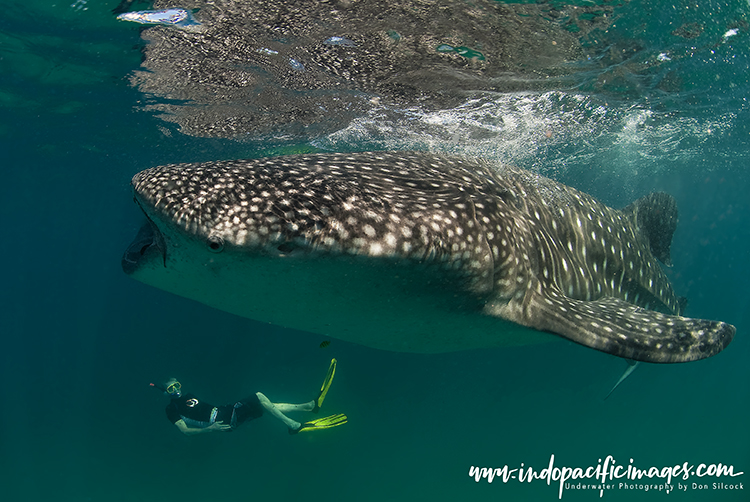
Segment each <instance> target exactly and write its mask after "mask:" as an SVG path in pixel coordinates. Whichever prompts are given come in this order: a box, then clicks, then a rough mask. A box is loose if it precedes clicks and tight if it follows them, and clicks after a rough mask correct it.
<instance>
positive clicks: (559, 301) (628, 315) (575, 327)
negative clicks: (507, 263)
mask: <svg viewBox="0 0 750 502" xmlns="http://www.w3.org/2000/svg"><path fill="white" fill-rule="evenodd" d="M514 302H516V305H515V306H514V305H513V303H514ZM490 313H491V312H490ZM495 315H499V316H500V317H503V318H505V319H507V320H510V321H514V322H517V323H519V324H523V325H525V326H528V327H530V328H534V329H538V330H541V331H549V332H551V333H555V334H558V335H560V336H563V337H565V338H567V339H568V340H572V341H574V342H576V343H580V344H581V345H585V346H587V347H590V348H592V349H596V350H601V351H602V352H607V353H608V354H612V355H614V356H618V357H623V358H626V359H633V360H635V361H644V362H649V363H679V362H688V361H695V360H698V359H704V358H706V357H710V356H713V355H714V354H717V353H719V352H721V350H723V349H724V347H726V346H727V345H728V344H729V342H731V341H732V338H734V333H735V327H734V326H732V325H730V324H726V323H723V322H719V321H709V320H705V319H690V318H687V317H679V316H671V315H666V314H661V313H659V312H654V311H651V310H644V309H641V308H639V307H636V306H635V305H632V304H630V303H628V302H626V301H623V300H619V299H617V298H612V297H605V298H601V299H599V300H595V301H585V300H575V299H572V298H569V297H567V296H565V295H564V294H563V293H562V292H560V291H559V290H556V289H554V288H547V289H546V290H543V288H542V287H541V285H540V284H537V285H536V287H532V288H529V290H528V291H527V292H526V295H525V296H524V297H523V299H521V300H518V301H516V300H512V301H511V302H510V303H509V304H508V305H506V306H505V307H503V308H502V309H498V311H497V312H496V314H495Z"/></svg>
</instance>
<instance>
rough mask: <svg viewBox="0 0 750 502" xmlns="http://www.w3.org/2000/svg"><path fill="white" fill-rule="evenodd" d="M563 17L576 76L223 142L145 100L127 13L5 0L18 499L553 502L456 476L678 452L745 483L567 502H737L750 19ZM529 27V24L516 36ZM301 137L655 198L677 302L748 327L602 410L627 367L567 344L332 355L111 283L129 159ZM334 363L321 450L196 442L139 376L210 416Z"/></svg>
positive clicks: (749, 450) (5, 448) (171, 106)
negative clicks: (450, 156)
mask: <svg viewBox="0 0 750 502" xmlns="http://www.w3.org/2000/svg"><path fill="white" fill-rule="evenodd" d="M194 3H196V2H190V5H189V4H188V2H185V3H184V4H183V5H182V6H183V7H185V8H193V5H192V4H194ZM351 3H353V2H349V3H347V2H343V3H339V4H337V8H340V9H345V8H346V7H347V6H348V5H349V4H351ZM576 3H577V4H578V5H576ZM124 4H125V5H124V7H125V8H127V9H129V10H136V9H148V8H151V7H152V4H150V3H148V2H125V3H124ZM280 5H284V3H283V2H281V3H280ZM290 5H291V4H290ZM530 5H531V4H530ZM540 5H542V7H539V8H540V9H541V8H543V7H544V5H546V4H540ZM549 5H550V6H551V7H550V8H549V9H547V10H546V11H544V12H548V13H552V14H549V16H548V20H547V21H545V22H549V23H553V24H554V26H556V27H558V28H560V29H564V30H565V31H566V32H567V33H569V34H571V35H570V37H571V38H570V39H571V40H573V41H575V40H579V38H578V37H579V36H580V45H581V47H583V48H584V49H585V50H583V49H582V52H581V53H580V54H582V55H583V56H582V59H581V60H578V61H572V62H570V66H568V68H573V70H571V71H570V73H569V75H568V76H570V78H567V77H566V78H562V77H560V75H559V74H556V76H555V77H554V78H552V77H549V79H551V80H550V82H551V83H550V84H549V85H544V86H541V85H537V84H538V83H539V82H538V80H540V79H541V80H548V79H547V77H544V78H542V77H539V78H538V79H537V80H535V81H534V85H531V84H529V89H527V90H519V89H513V90H499V89H494V88H493V89H483V91H484V92H483V93H482V94H477V95H472V96H470V97H466V98H465V99H463V100H462V101H460V102H457V103H451V106H447V107H436V108H430V107H428V106H425V107H421V106H420V105H419V104H412V105H408V104H404V103H398V104H397V105H389V104H387V103H384V102H383V103H377V102H376V104H377V106H372V107H369V108H366V109H357V110H356V111H357V113H354V114H352V115H351V116H350V115H345V116H344V115H342V119H341V121H340V122H336V121H333V122H331V121H328V120H326V121H323V122H324V125H325V127H322V128H321V129H312V130H311V129H305V131H307V132H308V133H309V134H304V135H303V134H300V135H295V131H297V130H301V129H295V130H291V131H284V132H283V134H281V133H280V134H278V135H276V136H273V135H269V134H268V130H264V132H263V134H259V135H256V136H254V135H253V134H251V133H246V134H243V135H241V137H236V136H235V137H231V138H230V137H224V136H222V137H219V136H213V137H212V136H210V135H206V134H198V133H196V132H195V131H196V130H199V128H198V127H197V126H195V124H196V122H191V124H192V125H193V126H194V127H193V129H190V128H189V127H188V126H187V125H185V123H181V122H180V120H181V118H180V115H179V113H180V108H179V107H187V109H188V110H194V109H193V108H190V107H191V106H193V107H196V106H199V105H196V104H195V103H191V102H189V100H187V101H181V100H178V99H173V98H172V97H170V96H169V93H168V92H166V91H164V89H161V90H162V91H164V92H163V93H162V94H160V93H159V92H157V91H158V90H157V91H155V90H154V88H150V89H151V91H150V92H146V91H144V90H143V88H141V87H138V85H139V84H142V83H143V82H144V80H143V79H144V78H146V77H143V76H142V75H141V77H139V78H141V80H138V78H135V77H134V75H138V74H139V73H138V72H144V71H146V70H144V69H143V67H142V66H141V65H142V64H145V63H144V57H145V56H144V54H145V49H144V47H146V42H145V41H144V39H143V38H142V37H141V35H142V31H141V30H142V29H143V28H144V27H143V26H140V25H137V24H134V23H127V22H123V21H118V20H117V19H116V14H115V13H114V12H113V11H114V10H115V9H117V8H118V6H119V7H122V6H120V5H119V4H118V2H116V1H100V2H95V1H93V0H88V1H84V0H77V1H76V2H74V3H70V0H68V1H66V2H56V1H44V0H34V1H27V2H20V1H9V2H5V5H4V14H3V16H2V17H1V18H0V169H2V174H3V180H2V183H0V208H1V210H2V213H1V214H2V215H3V220H4V221H3V223H4V225H3V228H4V232H3V234H4V238H3V244H4V245H3V253H4V257H5V260H4V261H5V267H4V272H3V279H2V285H3V287H2V288H0V295H2V303H1V305H2V329H1V332H2V334H1V335H0V336H1V337H2V340H3V347H2V350H0V378H1V381H2V386H1V387H0V388H1V389H2V397H3V399H2V401H3V403H2V406H1V407H0V410H2V412H0V486H2V491H3V493H4V495H3V497H4V500H5V499H7V500H23V501H42V500H45V501H46V500H55V501H60V502H68V501H70V502H82V501H107V502H110V501H135V500H137V501H157V500H158V501H173V500H174V501H177V500H219V499H232V500H251V499H257V498H261V497H263V498H275V499H277V500H361V501H370V500H373V501H374V500H512V501H526V500H531V501H536V500H540V501H546V500H557V499H558V498H559V482H557V481H552V482H551V483H550V484H549V485H548V484H547V483H546V482H545V481H543V480H535V481H531V482H522V481H519V480H518V479H511V480H508V481H507V482H503V481H502V479H500V478H495V479H494V481H493V482H492V483H489V482H488V481H487V480H486V479H483V480H480V481H478V482H477V481H475V479H474V478H472V477H470V476H469V471H470V468H471V467H472V466H479V467H497V468H502V467H503V466H505V465H508V466H509V468H510V469H515V468H520V467H522V466H523V467H533V468H535V469H536V470H537V471H541V470H542V469H544V468H545V467H547V466H548V465H549V463H550V458H551V456H553V455H554V463H555V465H556V466H557V467H588V466H594V467H595V466H597V464H598V463H600V462H604V460H605V459H606V458H607V457H608V456H612V458H613V459H614V460H615V462H616V463H617V464H618V465H629V464H631V462H632V464H633V465H635V466H637V467H639V468H641V469H645V468H650V467H657V468H659V469H662V468H664V467H668V466H675V465H682V464H683V463H685V462H687V463H688V464H690V465H693V466H698V465H699V464H701V463H705V464H709V465H716V464H723V465H725V466H733V469H734V473H739V472H743V473H745V474H742V475H738V476H735V477H728V476H724V477H721V478H717V477H710V476H707V477H697V476H692V477H690V478H689V479H687V480H684V479H682V478H679V479H674V480H672V483H671V484H672V485H673V486H674V491H671V492H670V493H665V491H666V489H665V487H664V486H663V485H664V484H665V480H664V479H662V478H659V477H653V478H650V479H649V478H644V479H643V480H640V481H627V482H626V483H625V484H626V485H628V486H625V487H622V486H619V481H615V482H613V483H612V485H613V487H612V488H608V489H604V490H603V491H602V492H600V491H599V490H598V489H576V488H575V487H570V488H566V489H564V492H563V496H562V499H563V500H611V501H630V500H665V499H670V500H681V501H698V500H700V501H703V500H711V501H742V500H750V492H748V490H750V488H749V487H747V486H746V485H745V484H746V483H747V481H748V476H749V475H748V474H747V472H748V471H750V429H749V428H748V427H747V423H748V417H749V416H750V365H748V364H747V360H748V356H750V343H749V342H748V337H747V328H748V324H749V320H748V317H747V312H748V307H749V306H750V293H748V288H747V283H748V278H750V265H749V263H750V261H749V260H748V246H750V226H749V225H748V224H747V222H748V215H750V208H749V207H748V206H749V205H750V203H749V202H748V196H747V193H748V191H749V190H750V174H749V171H748V163H749V162H750V110H748V101H747V99H748V98H747V96H748V95H749V94H750V83H748V77H749V76H750V24H749V23H748V13H749V12H750V5H748V3H747V2H746V1H744V0H743V1H728V0H725V1H711V2H701V3H695V2H674V3H671V2H648V1H645V0H643V1H637V0H634V1H630V2H615V3H612V2H569V3H565V2H552V3H550V4H549ZM530 8H531V7H530ZM535 8H536V7H535ZM574 8H580V9H588V10H586V12H585V15H582V14H575V9H574ZM600 8H601V9H602V11H601V12H599V11H598V10H597V9H600ZM205 10H208V9H207V8H206V9H204V11H205ZM571 13H572V14H571ZM209 14H210V11H209V12H208V13H206V12H204V14H203V15H204V16H208V15H209ZM523 14H524V15H520V14H518V15H517V19H516V18H514V20H515V21H518V22H519V23H521V24H522V23H523V22H524V20H525V19H527V17H525V16H527V14H526V13H525V11H524V13H523ZM563 14H564V15H563ZM604 14H606V16H604ZM195 16H196V18H197V19H198V20H199V21H200V20H201V11H200V10H198V11H197V12H196V13H195ZM528 16H529V17H531V15H530V14H529V15H528ZM203 19H204V20H205V19H206V18H203ZM534 19H536V18H534ZM592 19H593V20H594V21H596V22H594V21H591V20H592ZM587 20H589V21H591V23H590V25H587V24H585V22H586V21H587ZM515 21H514V22H515ZM605 21H606V22H605ZM597 23H599V24H597ZM159 29H170V28H161V27H160V28H159ZM165 33H169V32H165ZM579 34H580V35H579ZM332 35H342V36H343V35H348V36H349V37H351V38H352V39H353V40H355V41H358V40H360V39H358V38H357V36H356V35H357V33H351V34H349V33H347V34H341V33H334V34H332ZM389 36H390V39H391V40H395V39H396V37H395V35H389ZM438 42H439V41H438ZM438 42H436V43H435V45H436V47H442V45H437V43H438ZM359 43H362V42H359ZM389 43H390V42H389ZM440 43H443V42H440ZM451 43H452V44H453V45H450V47H453V48H454V49H455V48H459V49H460V47H463V46H459V45H458V44H457V43H456V42H451ZM269 50H270V49H269ZM337 50H338V49H337ZM445 50H446V51H447V49H445ZM461 50H462V49H461ZM471 51H473V52H468V53H467V52H466V51H464V53H465V54H469V56H471V57H473V58H474V62H472V63H471V64H475V63H476V61H477V60H478V56H477V54H476V53H477V52H480V53H481V54H482V57H484V58H485V59H486V60H487V61H490V60H491V58H492V55H491V54H490V53H489V52H488V51H487V49H486V48H483V47H477V48H471ZM482 51H484V52H482ZM459 52H460V50H458V49H457V50H456V51H454V52H450V53H449V54H448V52H446V54H448V55H449V56H450V57H457V58H458V57H464V56H461V55H460V54H459ZM485 53H486V54H485ZM293 56H295V57H294V58H293V59H294V62H296V63H299V64H301V65H305V63H307V65H305V66H304V68H306V71H308V69H309V68H310V64H309V62H308V61H306V60H304V59H303V58H302V57H299V56H297V55H293ZM207 57H209V56H207ZM290 57H291V56H290ZM300 68H302V67H300V66H294V65H293V66H291V70H284V71H302V70H301V69H300ZM148 71H155V70H148ZM535 71H536V70H535ZM294 75H295V74H293V76H294ZM502 75H505V73H502V72H500V71H499V70H498V75H496V76H495V77H497V78H498V79H501V80H502V78H503V77H502ZM495 77H493V78H495ZM295 78H296V77H295ZM517 81H518V79H515V80H514V82H517ZM134 84H135V85H134ZM514 85H516V84H514ZM500 87H502V86H500ZM532 87H533V88H532ZM271 90H272V91H273V89H271ZM381 90H382V89H379V88H374V89H365V90H364V91H363V92H375V91H381ZM382 91H383V92H384V93H385V92H387V91H388V89H385V90H382ZM355 101H356V100H353V101H352V102H353V103H354V102H355ZM366 101H367V100H366ZM211 105H212V102H211V101H208V100H207V101H206V102H204V103H202V104H201V105H200V106H204V107H208V106H211ZM165 110H166V111H167V112H168V113H172V115H167V116H164V113H165ZM344 119H345V120H344ZM199 125H200V124H199ZM310 131H312V132H310ZM261 137H262V138H263V139H262V140H261V139H259V138H261ZM305 148H318V149H322V150H334V151H354V150H365V149H420V150H432V151H438V152H450V153H456V154H463V155H468V156H481V157H485V158H492V159H495V160H500V161H503V162H508V163H513V164H516V165H519V166H521V167H524V168H527V169H531V170H534V171H536V172H539V173H541V174H544V175H546V176H549V177H552V178H554V179H556V180H558V181H561V182H564V183H566V184H569V185H571V186H574V187H576V188H578V189H580V190H582V191H585V192H587V193H590V194H592V195H593V196H595V197H596V198H597V199H599V200H600V201H602V202H604V203H606V204H608V205H610V206H612V207H623V206H625V205H627V204H629V203H630V202H632V201H633V200H635V199H636V198H638V197H640V196H642V195H645V194H647V193H649V192H652V191H666V192H668V193H670V194H672V195H674V197H675V198H676V200H677V203H678V207H679V210H680V222H679V226H678V228H677V231H676V233H675V236H674V240H673V243H672V261H673V262H674V265H673V266H672V267H671V268H668V269H666V270H667V274H668V275H669V277H670V279H671V280H672V282H673V285H674V287H675V290H676V291H677V293H678V294H680V295H684V296H686V297H688V299H689V304H688V310H687V311H686V315H689V316H691V317H701V318H709V319H720V320H723V321H726V322H729V323H731V324H734V325H735V326H736V327H737V334H736V337H735V339H734V341H733V342H732V343H731V344H730V345H729V346H728V347H727V348H726V349H725V350H724V351H723V352H722V353H720V354H718V355H716V356H715V357H712V358H710V359H707V360H703V361H698V362H693V363H687V364H677V365H647V364H642V365H640V367H639V368H638V369H637V370H636V371H635V372H634V373H633V374H632V375H631V376H630V378H629V379H628V380H627V381H625V382H624V383H623V384H622V385H621V386H620V388H618V389H617V391H616V392H615V393H614V394H613V395H612V396H611V397H610V398H609V399H607V400H606V401H605V400H604V399H603V398H604V396H605V395H606V394H607V392H608V391H609V389H610V388H611V387H612V385H613V384H614V383H615V382H616V381H617V379H618V378H619V376H620V375H621V374H622V372H623V371H624V370H625V368H626V367H627V365H626V363H625V362H624V361H622V360H620V359H617V358H615V357H612V356H609V355H607V354H604V353H599V352H596V351H593V350H590V349H587V348H585V347H581V346H578V345H575V344H572V343H569V342H566V341H563V340H559V341H555V342H551V343H548V344H543V345H532V346H525V347H516V348H505V349H492V350H473V351H466V352H458V353H448V354H435V355H423V354H407V353H392V352H385V351H378V350H374V349H369V348H367V347H362V346H357V345H354V344H350V343H347V342H345V341H340V340H336V339H331V340H330V344H327V345H325V344H323V346H321V342H323V341H326V340H329V339H328V338H326V337H324V336H321V335H314V334H310V333H304V332H299V331H293V330H287V329H283V328H280V327H276V326H271V325H267V324H262V323H259V322H254V321H251V320H247V319H241V318H238V317H235V316H232V315H229V314H226V313H223V312H220V311H218V310H214V309H211V308H209V307H206V306H203V305H200V304H197V303H195V302H192V301H190V300H186V299H183V298H179V297H176V296H173V295H170V294H168V293H165V292H163V291H160V290H157V289H153V288H149V287H147V286H145V285H143V284H141V283H138V282H135V281H133V280H132V279H130V278H128V277H127V276H126V275H125V274H124V273H123V272H122V270H121V268H120V258H121V256H122V252H123V250H124V249H125V248H126V247H127V245H128V244H129V242H130V240H131V238H132V236H133V235H135V233H136V231H137V229H138V228H139V226H140V224H141V219H140V218H141V216H140V214H139V210H138V208H137V207H136V206H135V205H134V204H133V202H132V194H131V190H130V185H129V182H130V178H131V177H132V176H133V175H134V174H135V173H136V172H138V171H140V170H143V169H145V168H148V167H151V166H155V165H160V164H165V163H171V162H195V161H209V160H217V159H232V158H242V157H250V156H258V155H262V154H264V153H269V152H270V153H284V152H286V151H297V150H299V149H305ZM289 287H294V285H289ZM332 357H335V358H337V359H338V370H337V375H336V381H335V382H334V384H333V387H332V388H331V391H330V393H329V394H328V397H327V398H326V405H325V407H326V409H327V410H329V411H330V412H331V413H338V412H343V413H346V414H347V415H348V417H349V423H348V424H346V425H345V426H343V427H339V428H335V429H331V430H328V431H321V432H317V433H310V434H307V435H305V434H300V435H297V436H290V435H288V434H287V432H286V431H285V428H284V427H283V425H281V424H280V423H278V422H276V421H274V420H272V419H271V418H269V417H264V418H262V419H260V420H258V421H255V422H253V423H251V424H249V425H247V426H245V427H243V428H241V429H239V430H237V431H235V432H233V433H231V434H209V435H205V436H198V437H186V436H183V435H181V434H180V433H179V431H178V430H176V428H175V427H174V426H172V425H171V424H170V423H169V422H168V421H167V420H166V419H165V416H164V406H165V405H166V404H167V399H166V398H165V397H164V396H163V395H161V394H160V393H159V392H156V391H154V390H152V389H150V388H149V386H148V384H149V382H154V381H161V380H163V379H165V378H167V377H169V376H177V377H178V378H180V380H181V382H182V384H183V386H184V388H186V389H188V390H189V391H190V392H193V393H195V394H197V395H199V396H204V398H205V399H206V400H209V401H211V402H214V403H225V402H232V401H234V400H236V399H239V398H241V397H243V396H246V395H248V394H249V393H250V392H255V391H262V392H263V393H265V394H266V395H267V396H269V398H271V399H272V400H275V401H286V402H302V401H307V400H309V399H311V398H312V397H313V396H314V394H315V391H316V390H317V389H318V386H319V384H320V379H321V378H322V377H323V376H324V373H325V369H326V368H327V365H328V362H329V361H330V359H331V358H332ZM294 418H304V416H302V415H299V416H294ZM631 459H632V461H631ZM678 483H681V484H682V485H684V488H685V489H684V490H683V489H682V488H681V487H678ZM714 483H717V485H714ZM720 483H724V485H720ZM740 483H742V484H743V488H742V489H740V488H739V484H740ZM646 485H648V486H651V485H655V488H650V489H647V488H646V487H645V486H646ZM728 485H733V486H735V485H736V486H737V488H736V489H735V488H733V489H728V488H727V486H728ZM660 486H661V489H660V488H659V487H660Z"/></svg>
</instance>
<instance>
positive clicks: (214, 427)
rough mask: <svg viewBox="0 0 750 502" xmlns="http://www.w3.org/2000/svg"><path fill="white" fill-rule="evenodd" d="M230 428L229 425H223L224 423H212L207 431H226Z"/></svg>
mask: <svg viewBox="0 0 750 502" xmlns="http://www.w3.org/2000/svg"><path fill="white" fill-rule="evenodd" d="M231 428H232V426H231V425H225V424H224V422H214V423H212V424H211V425H209V426H208V427H207V429H211V430H212V431H228V430H230V429H231Z"/></svg>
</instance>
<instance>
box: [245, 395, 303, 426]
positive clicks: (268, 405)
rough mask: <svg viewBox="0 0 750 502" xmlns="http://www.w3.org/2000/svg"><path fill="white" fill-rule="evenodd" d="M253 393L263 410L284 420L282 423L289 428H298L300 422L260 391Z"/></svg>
mask: <svg viewBox="0 0 750 502" xmlns="http://www.w3.org/2000/svg"><path fill="white" fill-rule="evenodd" d="M255 395H256V396H258V400H259V401H260V405H261V406H263V409H264V410H266V411H267V412H268V413H270V414H271V415H273V416H274V417H276V418H278V419H279V420H281V421H282V422H284V425H286V426H287V427H288V428H289V429H299V427H300V423H299V422H297V421H295V420H292V419H291V418H289V417H287V416H286V415H284V414H283V413H282V412H281V411H280V410H279V408H278V406H279V405H276V404H273V403H272V402H271V401H270V400H269V399H268V398H267V397H266V396H265V395H263V393H262V392H257V393H256V394H255ZM282 404H283V403H282ZM287 406H290V405H287ZM299 406H304V405H299ZM310 409H312V408H310Z"/></svg>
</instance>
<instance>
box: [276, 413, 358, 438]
mask: <svg viewBox="0 0 750 502" xmlns="http://www.w3.org/2000/svg"><path fill="white" fill-rule="evenodd" d="M346 422H347V418H346V415H344V414H342V413H339V414H338V415H331V416H330V417H323V418H316V419H315V420H311V421H309V422H305V423H303V424H300V426H299V429H289V434H297V433H298V432H303V431H317V430H321V429H330V428H331V427H338V426H339V425H344V424H345V423H346Z"/></svg>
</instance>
